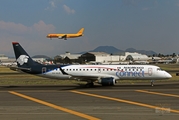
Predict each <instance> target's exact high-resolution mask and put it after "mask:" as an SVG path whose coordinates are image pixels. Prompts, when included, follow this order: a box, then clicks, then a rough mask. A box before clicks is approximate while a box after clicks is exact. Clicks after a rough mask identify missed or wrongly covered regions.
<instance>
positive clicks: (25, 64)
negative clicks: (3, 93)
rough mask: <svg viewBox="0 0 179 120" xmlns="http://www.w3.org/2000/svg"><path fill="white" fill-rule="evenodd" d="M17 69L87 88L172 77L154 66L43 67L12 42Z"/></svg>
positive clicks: (17, 44)
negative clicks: (119, 81)
mask: <svg viewBox="0 0 179 120" xmlns="http://www.w3.org/2000/svg"><path fill="white" fill-rule="evenodd" d="M12 44H13V48H14V53H15V56H16V60H17V65H18V69H20V70H21V71H23V72H26V73H29V74H35V75H39V76H42V77H48V78H56V79H59V80H66V79H67V80H69V79H75V80H80V81H86V82H87V84H86V85H87V86H93V85H94V82H97V83H99V84H102V85H114V84H115V83H116V81H117V80H124V79H125V80H127V79H130V80H132V79H133V80H137V79H141V80H151V85H153V80H160V79H169V78H171V77H172V76H171V75H170V74H169V73H167V72H166V71H163V70H161V69H160V68H159V67H158V66H154V65H43V64H40V63H37V62H35V61H33V60H32V58H31V57H30V56H29V55H28V54H27V53H26V51H25V50H24V49H23V48H22V46H21V45H20V44H19V43H18V42H12Z"/></svg>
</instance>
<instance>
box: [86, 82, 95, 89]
mask: <svg viewBox="0 0 179 120" xmlns="http://www.w3.org/2000/svg"><path fill="white" fill-rule="evenodd" d="M85 86H86V87H88V88H89V87H94V83H93V82H88V83H87V84H86V85H85Z"/></svg>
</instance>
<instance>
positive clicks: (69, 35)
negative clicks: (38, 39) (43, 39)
mask: <svg viewBox="0 0 179 120" xmlns="http://www.w3.org/2000/svg"><path fill="white" fill-rule="evenodd" d="M83 31H84V28H81V29H80V30H79V31H78V32H77V33H75V34H48V35H47V38H59V39H64V40H67V38H75V37H81V36H83Z"/></svg>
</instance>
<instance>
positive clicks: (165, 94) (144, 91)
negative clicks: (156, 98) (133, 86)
mask: <svg viewBox="0 0 179 120" xmlns="http://www.w3.org/2000/svg"><path fill="white" fill-rule="evenodd" d="M135 91H136V92H142V93H148V94H155V95H162V96H169V97H178V98H179V95H174V94H167V93H159V92H150V91H146V90H135Z"/></svg>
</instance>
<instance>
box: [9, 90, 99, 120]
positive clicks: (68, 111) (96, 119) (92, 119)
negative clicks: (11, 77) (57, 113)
mask: <svg viewBox="0 0 179 120" xmlns="http://www.w3.org/2000/svg"><path fill="white" fill-rule="evenodd" d="M8 92H9V93H11V94H14V95H17V96H19V97H22V98H25V99H28V100H31V101H34V102H36V103H40V104H43V105H46V106H49V107H52V108H54V109H57V110H61V111H64V112H67V113H70V114H73V115H76V116H79V117H82V118H85V119H88V120H100V119H98V118H95V117H92V116H89V115H86V114H83V113H80V112H76V111H73V110H70V109H67V108H63V107H60V106H57V105H55V104H52V103H49V102H45V101H42V100H39V99H36V98H33V97H30V96H27V95H24V94H21V93H18V92H14V91H8Z"/></svg>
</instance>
